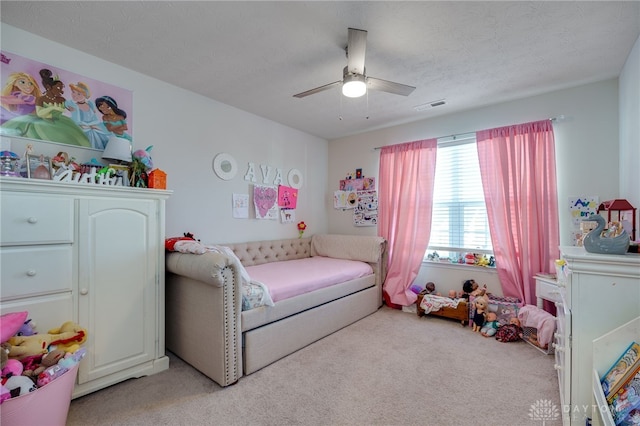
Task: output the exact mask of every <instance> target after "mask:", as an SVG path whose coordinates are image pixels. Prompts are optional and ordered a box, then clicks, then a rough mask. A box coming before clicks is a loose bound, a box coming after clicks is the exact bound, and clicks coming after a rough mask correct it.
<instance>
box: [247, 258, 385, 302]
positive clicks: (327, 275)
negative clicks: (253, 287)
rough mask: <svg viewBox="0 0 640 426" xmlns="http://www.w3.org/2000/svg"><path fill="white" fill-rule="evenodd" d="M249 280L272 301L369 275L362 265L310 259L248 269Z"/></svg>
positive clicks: (369, 266) (360, 263) (352, 262)
mask: <svg viewBox="0 0 640 426" xmlns="http://www.w3.org/2000/svg"><path fill="white" fill-rule="evenodd" d="M246 269H247V272H248V273H249V276H250V277H251V280H255V281H259V282H261V283H263V284H265V285H266V286H267V287H268V288H269V293H271V298H272V299H273V301H274V302H277V301H278V300H284V299H288V298H290V297H294V296H298V295H300V294H304V293H309V292H311V291H314V290H318V289H320V288H324V287H329V286H332V285H334V284H340V283H343V282H345V281H349V280H352V279H355V278H360V277H366V276H367V275H371V274H373V268H371V265H369V264H368V263H365V262H359V261H355V260H346V259H333V258H330V257H323V256H313V257H309V258H305V259H295V260H285V261H282V262H270V263H264V264H262V265H255V266H248V267H247V268H246Z"/></svg>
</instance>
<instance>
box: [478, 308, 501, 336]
mask: <svg viewBox="0 0 640 426" xmlns="http://www.w3.org/2000/svg"><path fill="white" fill-rule="evenodd" d="M498 326H499V323H498V315H497V314H496V313H495V312H488V313H487V322H485V323H484V325H483V326H482V328H481V329H480V334H482V335H483V336H484V337H491V336H493V335H494V334H496V331H498Z"/></svg>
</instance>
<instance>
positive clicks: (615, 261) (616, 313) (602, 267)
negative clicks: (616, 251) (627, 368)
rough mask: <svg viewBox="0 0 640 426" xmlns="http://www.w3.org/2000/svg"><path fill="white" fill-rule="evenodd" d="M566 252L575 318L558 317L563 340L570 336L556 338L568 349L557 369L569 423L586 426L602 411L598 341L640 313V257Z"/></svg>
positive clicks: (566, 290)
mask: <svg viewBox="0 0 640 426" xmlns="http://www.w3.org/2000/svg"><path fill="white" fill-rule="evenodd" d="M560 251H561V254H562V258H563V259H565V260H566V261H567V265H568V268H569V270H570V271H571V272H570V275H569V276H568V277H567V280H566V283H565V285H564V287H563V286H561V285H559V286H558V287H559V288H558V289H559V290H560V293H561V295H562V296H564V297H565V299H566V304H564V305H565V306H564V307H565V308H566V309H567V313H568V314H569V315H564V320H561V319H560V318H561V316H560V315H559V314H558V332H557V334H558V336H557V337H561V336H563V337H564V338H563V339H562V341H559V339H557V338H556V345H557V346H556V351H564V352H561V353H563V354H564V357H563V361H564V364H562V365H560V364H558V367H557V368H559V369H558V374H559V375H558V379H559V387H560V396H561V401H562V405H563V410H562V413H563V423H564V424H565V425H569V424H570V425H572V426H573V425H579V426H584V425H585V423H586V421H587V420H588V419H593V418H594V417H597V413H594V411H598V410H592V407H593V404H594V402H593V391H592V388H593V386H592V384H593V341H594V339H597V338H599V337H600V336H602V335H604V334H605V333H608V332H610V331H611V330H614V329H616V328H617V327H620V326H621V325H623V324H626V323H627V322H629V321H631V320H633V319H634V318H636V317H637V316H638V315H640V255H638V254H631V253H629V254H626V255H612V254H597V253H588V252H586V251H585V249H584V247H560ZM559 284H560V283H559ZM560 327H564V329H563V330H561V329H560ZM622 350H624V349H622ZM556 360H557V361H558V357H556ZM612 362H613V361H612Z"/></svg>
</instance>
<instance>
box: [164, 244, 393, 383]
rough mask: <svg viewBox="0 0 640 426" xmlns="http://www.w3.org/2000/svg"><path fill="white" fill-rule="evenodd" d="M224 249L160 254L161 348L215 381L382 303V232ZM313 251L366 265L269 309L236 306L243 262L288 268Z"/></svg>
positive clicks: (263, 363)
mask: <svg viewBox="0 0 640 426" xmlns="http://www.w3.org/2000/svg"><path fill="white" fill-rule="evenodd" d="M226 247H228V248H230V249H231V250H232V251H233V253H231V255H228V254H225V253H224V251H223V252H220V251H218V252H207V253H204V254H200V255H199V254H187V253H176V252H174V253H168V254H167V256H166V269H167V274H166V345H167V349H169V350H170V351H172V352H173V353H175V354H176V355H177V356H179V357H180V358H182V359H183V360H185V361H186V362H187V363H189V364H191V365H192V366H193V367H195V368H196V369H198V370H199V371H201V372H202V373H204V374H205V375H206V376H208V377H209V378H211V379H212V380H214V381H215V382H217V383H218V384H219V385H221V386H228V385H231V384H233V383H235V382H236V381H237V380H238V379H239V378H240V377H242V376H243V375H247V374H251V373H253V372H255V371H257V370H259V369H261V368H263V367H265V366H267V365H269V364H271V363H272V362H274V361H276V360H278V359H280V358H282V357H284V356H286V355H289V354H291V353H293V352H295V351H297V350H298V349H301V348H303V347H305V346H307V345H309V344H311V343H313V342H314V341H316V340H319V339H321V338H323V337H325V336H327V335H329V334H331V333H333V332H335V331H337V330H339V329H341V328H343V327H345V326H347V325H349V324H351V323H353V322H355V321H357V320H359V319H362V318H364V317H365V316H367V315H369V314H371V313H373V312H375V311H376V310H377V309H378V308H379V307H380V306H381V305H382V283H383V281H384V278H385V273H386V262H387V260H386V241H385V240H384V239H383V238H381V237H373V236H371V237H369V236H348V235H314V236H312V237H311V238H297V239H288V240H277V241H260V242H250V243H240V244H227V245H225V246H224V247H223V248H226ZM233 254H235V256H233ZM318 256H320V257H324V258H331V259H346V260H350V261H359V262H357V263H362V262H365V265H362V266H365V267H367V268H369V267H368V266H367V265H366V264H368V265H370V268H369V270H368V272H367V273H366V275H364V276H361V277H359V278H354V279H348V280H347V281H344V280H343V281H344V282H338V283H337V284H334V285H330V286H328V287H323V288H318V289H314V290H311V291H308V292H307V293H303V294H299V295H296V296H293V297H289V298H282V299H279V298H278V297H273V302H274V303H273V306H261V307H257V308H254V309H251V310H245V311H242V294H243V291H245V288H243V281H246V280H244V279H243V278H242V277H243V272H244V271H243V266H244V268H246V269H245V270H246V272H248V274H249V276H251V275H252V274H254V271H252V268H254V269H255V268H256V267H257V268H265V267H267V268H271V267H272V266H275V267H278V268H281V269H280V271H283V269H282V268H283V267H287V269H284V271H287V270H289V269H291V270H293V269H294V268H289V267H288V266H291V264H290V263H288V262H307V261H313V259H314V258H316V257H318ZM238 260H239V262H240V263H241V264H242V266H241V265H240V264H239V263H238ZM346 260H345V262H346ZM327 261H331V260H330V259H328V260H327ZM267 264H270V265H267ZM258 265H260V266H258ZM326 269H332V270H335V269H342V268H326ZM303 270H304V269H303ZM309 271H311V270H309ZM262 272H264V271H262ZM255 273H256V274H258V272H257V271H256V272H255ZM280 274H281V276H282V280H283V281H284V280H285V278H289V277H288V273H287V272H280ZM258 275H260V274H258ZM306 275H307V276H310V275H320V272H315V271H314V272H308V273H307V274H306ZM245 276H246V275H245ZM260 276H265V275H264V274H263V275H260ZM251 278H253V277H251ZM289 281H291V280H289ZM265 284H267V285H268V283H266V282H265ZM280 297H285V296H282V295H281V296H280Z"/></svg>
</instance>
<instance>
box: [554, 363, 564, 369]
mask: <svg viewBox="0 0 640 426" xmlns="http://www.w3.org/2000/svg"><path fill="white" fill-rule="evenodd" d="M553 368H555V369H556V370H562V366H560V365H558V364H553Z"/></svg>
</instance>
